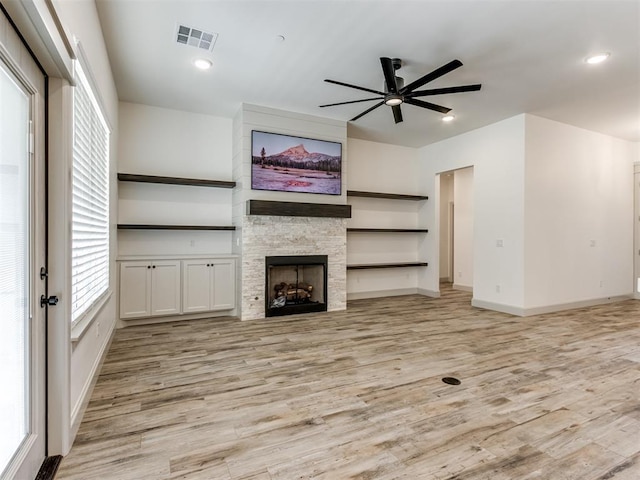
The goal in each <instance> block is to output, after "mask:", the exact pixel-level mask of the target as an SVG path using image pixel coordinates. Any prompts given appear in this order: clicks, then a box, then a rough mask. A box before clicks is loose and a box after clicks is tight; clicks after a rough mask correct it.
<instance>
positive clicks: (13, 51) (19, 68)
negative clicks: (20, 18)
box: [0, 8, 48, 478]
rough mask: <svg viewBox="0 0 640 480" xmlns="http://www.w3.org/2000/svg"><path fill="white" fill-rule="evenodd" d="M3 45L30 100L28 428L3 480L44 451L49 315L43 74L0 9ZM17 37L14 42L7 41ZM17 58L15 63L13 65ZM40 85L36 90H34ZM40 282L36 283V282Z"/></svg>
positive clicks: (26, 472) (30, 467) (25, 473)
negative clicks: (43, 271) (44, 272)
mask: <svg viewBox="0 0 640 480" xmlns="http://www.w3.org/2000/svg"><path fill="white" fill-rule="evenodd" d="M1 17H2V18H0V21H2V22H3V23H5V29H6V31H7V44H6V45H5V44H0V62H2V65H3V68H5V69H6V70H7V71H8V72H9V74H10V75H12V77H13V79H14V80H15V81H16V82H17V83H19V85H20V87H21V88H22V89H23V91H24V93H25V94H26V95H27V96H28V97H29V118H30V120H29V134H28V135H29V146H28V154H29V160H28V163H29V195H28V202H29V203H28V212H29V264H28V271H29V278H28V282H29V317H30V319H29V328H28V333H29V344H30V345H29V352H30V358H29V368H30V370H31V371H30V376H29V385H28V387H27V388H28V391H29V394H28V399H29V400H28V401H29V405H28V407H27V408H28V411H29V415H28V417H29V427H28V432H27V436H26V438H25V439H24V440H23V442H22V444H21V445H20V447H19V448H18V450H17V451H16V452H15V455H14V457H13V458H12V459H11V461H10V462H9V464H8V465H7V468H6V470H5V471H4V472H0V474H2V475H3V478H4V477H5V476H6V477H7V478H14V477H16V478H29V477H34V476H35V474H37V472H38V470H39V469H40V465H41V464H42V461H43V460H44V458H45V456H46V449H47V416H48V415H47V315H46V309H43V308H41V307H40V301H39V299H40V295H47V292H46V281H45V280H46V277H42V276H41V275H40V268H41V267H46V265H47V221H46V218H47V199H46V198H47V196H46V183H47V180H46V160H47V156H46V81H47V80H46V78H47V77H46V74H45V72H44V71H43V70H42V68H41V65H40V64H39V63H38V61H37V60H36V59H35V58H34V57H33V56H32V55H31V52H30V50H29V49H28V47H27V46H26V45H25V44H24V42H22V40H23V38H22V37H21V35H20V33H19V31H18V30H17V28H16V27H15V24H14V23H13V22H12V20H11V18H10V17H9V15H8V13H7V12H6V11H5V10H4V8H2V15H1ZM11 35H15V36H16V37H17V38H18V40H19V41H18V42H13V43H12V42H11V41H10V39H9V36H11ZM16 59H18V60H16ZM36 83H38V84H40V87H38V86H37V85H36ZM38 277H40V278H38Z"/></svg>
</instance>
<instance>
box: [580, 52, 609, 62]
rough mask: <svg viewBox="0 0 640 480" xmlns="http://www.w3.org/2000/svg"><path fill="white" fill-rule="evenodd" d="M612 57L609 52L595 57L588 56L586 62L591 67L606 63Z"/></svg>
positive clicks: (597, 54)
mask: <svg viewBox="0 0 640 480" xmlns="http://www.w3.org/2000/svg"><path fill="white" fill-rule="evenodd" d="M610 55H611V54H610V53H609V52H602V53H596V54H595V55H590V56H588V57H587V58H585V60H584V61H585V62H587V63H588V64H590V65H596V64H598V63H602V62H604V61H605V60H606V59H607V58H609V56H610Z"/></svg>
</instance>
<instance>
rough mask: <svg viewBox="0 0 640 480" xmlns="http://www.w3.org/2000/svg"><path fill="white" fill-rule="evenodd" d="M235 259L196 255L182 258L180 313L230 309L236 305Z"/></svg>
mask: <svg viewBox="0 0 640 480" xmlns="http://www.w3.org/2000/svg"><path fill="white" fill-rule="evenodd" d="M235 283H236V282H235V262H234V261H233V260H232V259H226V260H225V259H199V260H184V261H183V262H182V299H183V307H182V312H183V313H198V312H206V311H216V310H230V309H232V308H234V307H235V303H236V302H235V291H236V288H235Z"/></svg>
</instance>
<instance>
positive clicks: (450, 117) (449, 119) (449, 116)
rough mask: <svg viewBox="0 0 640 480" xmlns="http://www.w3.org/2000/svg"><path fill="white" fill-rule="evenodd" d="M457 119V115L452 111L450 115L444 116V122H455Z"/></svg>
mask: <svg viewBox="0 0 640 480" xmlns="http://www.w3.org/2000/svg"><path fill="white" fill-rule="evenodd" d="M455 119H456V116H455V115H453V114H452V113H450V114H449V115H445V116H444V117H442V121H443V122H447V123H449V122H453V121H454V120H455Z"/></svg>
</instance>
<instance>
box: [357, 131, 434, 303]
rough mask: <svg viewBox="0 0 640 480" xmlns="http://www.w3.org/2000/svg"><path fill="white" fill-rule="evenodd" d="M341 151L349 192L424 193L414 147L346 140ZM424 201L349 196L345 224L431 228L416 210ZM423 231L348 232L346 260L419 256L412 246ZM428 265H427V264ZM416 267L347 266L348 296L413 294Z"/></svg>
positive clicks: (412, 258)
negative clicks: (346, 157)
mask: <svg viewBox="0 0 640 480" xmlns="http://www.w3.org/2000/svg"><path fill="white" fill-rule="evenodd" d="M347 150H348V152H349V164H348V167H347V172H348V177H349V190H357V191H368V192H382V193H401V194H408V195H425V194H426V193H425V191H424V190H423V189H421V187H420V178H419V168H418V150H417V149H415V148H409V147H401V146H397V145H388V144H384V143H376V142H370V141H365V140H358V139H353V138H350V139H349V142H348V147H347ZM429 201H431V200H428V201H426V202H425V201H421V202H415V201H407V200H385V199H375V198H361V197H349V204H350V205H351V206H352V218H351V219H349V221H348V222H347V226H348V227H351V228H429V229H430V228H431V226H429V225H421V224H420V222H419V218H418V211H419V209H420V208H421V207H422V205H423V204H424V203H427V202H429ZM427 235H431V233H428V234H426V235H425V234H414V233H349V234H348V235H347V263H348V264H358V263H388V262H411V261H418V260H420V258H419V256H418V246H419V245H420V243H421V242H423V241H424V238H425V237H426V236H427ZM427 268H430V267H427ZM418 272H419V268H398V269H385V270H375V269H372V270H350V271H348V274H347V294H348V298H368V297H376V296H384V295H402V294H408V293H416V292H417V283H418Z"/></svg>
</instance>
